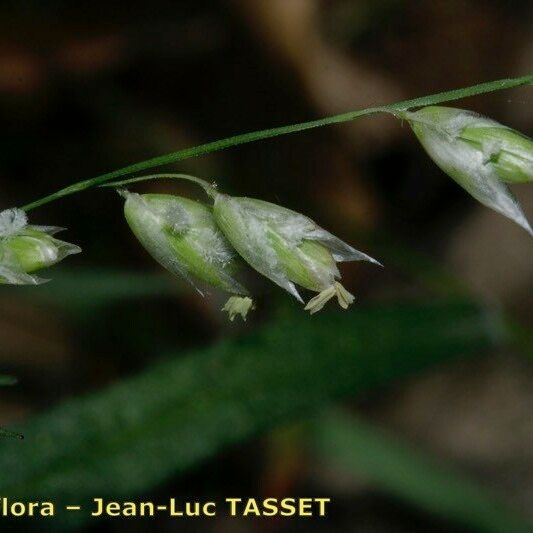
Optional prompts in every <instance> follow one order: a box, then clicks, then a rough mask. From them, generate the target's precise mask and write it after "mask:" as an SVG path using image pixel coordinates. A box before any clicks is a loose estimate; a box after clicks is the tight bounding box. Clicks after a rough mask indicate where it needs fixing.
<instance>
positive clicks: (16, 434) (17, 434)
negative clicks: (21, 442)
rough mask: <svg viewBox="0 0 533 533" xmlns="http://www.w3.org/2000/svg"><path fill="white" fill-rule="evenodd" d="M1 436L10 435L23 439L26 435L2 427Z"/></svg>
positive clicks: (10, 436)
mask: <svg viewBox="0 0 533 533" xmlns="http://www.w3.org/2000/svg"><path fill="white" fill-rule="evenodd" d="M0 437H8V438H11V439H23V438H24V436H23V435H21V434H20V433H15V432H14V431H10V430H9V429H6V428H3V427H0Z"/></svg>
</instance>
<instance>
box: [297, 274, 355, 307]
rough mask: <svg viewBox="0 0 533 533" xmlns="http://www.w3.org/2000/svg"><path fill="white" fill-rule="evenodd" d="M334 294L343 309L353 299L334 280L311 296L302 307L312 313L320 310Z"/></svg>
mask: <svg viewBox="0 0 533 533" xmlns="http://www.w3.org/2000/svg"><path fill="white" fill-rule="evenodd" d="M334 296H336V297H337V300H338V302H339V305H340V306H341V307H342V308H343V309H348V307H349V306H350V305H351V304H352V303H353V302H354V300H355V296H354V295H353V294H350V293H349V292H348V291H347V290H346V289H345V288H344V287H343V286H342V285H341V284H340V283H339V282H338V281H336V282H335V283H334V284H333V285H332V286H331V287H328V288H327V289H324V290H323V291H322V292H320V293H319V294H317V295H316V296H315V297H314V298H311V299H310V300H309V302H308V303H307V305H306V306H305V307H304V309H305V310H306V311H309V312H310V313H311V314H312V315H313V314H315V313H317V312H318V311H320V310H321V309H322V308H323V307H324V306H325V305H326V303H327V302H329V300H331V299H332V298H333V297H334Z"/></svg>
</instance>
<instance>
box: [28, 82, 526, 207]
mask: <svg viewBox="0 0 533 533" xmlns="http://www.w3.org/2000/svg"><path fill="white" fill-rule="evenodd" d="M531 84H533V74H529V75H527V76H522V77H519V78H509V79H503V80H496V81H490V82H487V83H480V84H479V85H473V86H471V87H465V88H463V89H455V90H452V91H445V92H442V93H438V94H432V95H430V96H422V97H419V98H414V99H412V100H405V101H403V102H397V103H394V104H389V105H383V106H376V107H369V108H367V109H360V110H357V111H350V112H348V113H342V114H340V115H334V116H330V117H325V118H321V119H318V120H311V121H309V122H301V123H299V124H290V125H288V126H281V127H278V128H270V129H266V130H260V131H253V132H250V133H243V134H241V135H235V136H234V137H228V138H226V139H220V140H218V141H213V142H208V143H205V144H201V145H199V146H194V147H192V148H185V149H184V150H178V151H177V152H172V153H170V154H166V155H162V156H158V157H154V158H152V159H147V160H146V161H141V162H140V163H135V164H133V165H129V166H127V167H124V168H121V169H119V170H115V171H113V172H108V173H106V174H102V175H101V176H97V177H96V178H92V179H88V180H84V181H80V182H78V183H75V184H73V185H70V186H68V187H65V188H64V189H61V190H59V191H57V192H55V193H52V194H50V195H48V196H45V197H44V198H41V199H39V200H36V201H35V202H31V203H29V204H27V205H25V206H24V207H23V208H22V209H24V210H25V211H30V210H31V209H35V208H36V207H39V206H41V205H44V204H46V203H48V202H52V201H53V200H56V199H58V198H61V197H63V196H67V195H69V194H73V193H76V192H79V191H83V190H85V189H88V188H90V187H94V186H96V185H101V184H102V183H105V182H107V181H111V180H112V179H115V178H119V177H121V176H126V175H129V174H134V173H135V172H141V171H144V170H148V169H151V168H154V167H160V166H163V165H168V164H170V163H176V162H177V161H182V160H184V159H189V158H191V157H198V156H200V155H204V154H209V153H211V152H218V151H220V150H225V149H226V148H230V147H232V146H237V145H239V144H245V143H250V142H255V141H260V140H262V139H269V138H272V137H278V136H280V135H287V134H289V133H297V132H299V131H305V130H309V129H313V128H320V127H323V126H329V125H331V124H339V123H341V122H349V121H351V120H355V119H357V118H360V117H363V116H365V115H371V114H374V113H380V112H385V113H396V112H400V111H406V110H408V109H412V108H415V107H421V106H428V105H435V104H440V103H443V102H450V101H453V100H459V99H461V98H467V97H470V96H476V95H479V94H484V93H489V92H494V91H501V90H504V89H511V88H513V87H519V86H521V85H531Z"/></svg>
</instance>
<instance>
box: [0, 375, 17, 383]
mask: <svg viewBox="0 0 533 533" xmlns="http://www.w3.org/2000/svg"><path fill="white" fill-rule="evenodd" d="M15 383H17V378H15V377H13V376H3V375H1V374H0V386H3V385H15Z"/></svg>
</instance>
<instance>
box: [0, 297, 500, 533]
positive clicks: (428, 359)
mask: <svg viewBox="0 0 533 533" xmlns="http://www.w3.org/2000/svg"><path fill="white" fill-rule="evenodd" d="M495 318H496V317H494V316H492V315H487V313H486V312H485V311H484V310H482V309H480V308H479V307H476V306H473V305H471V304H467V303H457V302H456V303H432V304H429V305H398V306H394V307H390V308H376V309H366V310H365V309H358V310H355V311H353V312H349V313H341V312H332V313H325V314H323V315H322V316H320V317H313V318H310V317H309V316H306V315H304V314H303V313H301V312H298V314H297V315H296V314H293V313H292V312H286V313H285V314H284V315H283V316H280V317H278V319H277V321H276V322H275V323H273V324H272V325H270V326H268V327H265V328H263V329H262V330H258V331H256V332H253V333H250V334H247V335H245V336H243V337H242V338H240V339H237V340H226V341H223V342H221V343H219V344H217V345H215V346H213V347H210V348H208V349H205V350H201V351H195V352H192V353H190V354H189V355H187V356H185V357H181V358H177V357H173V358H171V359H169V360H166V361H164V362H162V363H160V364H158V365H157V366H155V367H154V368H151V369H149V370H147V371H146V372H144V373H143V374H142V375H139V376H137V377H135V378H133V379H128V380H125V381H124V382H122V383H120V384H117V385H113V386H111V387H109V388H108V389H107V390H104V391H101V392H98V393H95V394H92V395H90V396H86V397H84V398H78V399H74V400H72V401H69V402H66V403H64V404H63V405H60V406H59V407H57V408H55V409H53V410H51V411H49V412H47V413H45V414H43V415H41V416H37V417H35V418H33V419H32V420H30V421H28V422H27V423H26V424H25V425H24V426H23V428H21V429H22V430H23V431H24V434H25V435H26V438H27V440H26V442H25V444H24V445H23V446H21V445H18V446H14V445H13V444H11V443H9V442H4V443H2V445H1V446H0V472H2V477H1V479H0V494H4V495H8V496H9V497H11V498H22V499H32V500H35V499H51V500H53V501H55V502H58V503H61V502H64V503H70V504H81V505H84V504H85V505H87V504H88V502H89V501H90V500H91V499H92V498H93V497H97V496H98V497H106V496H108V497H111V496H112V497H113V498H114V499H120V498H122V497H131V496H133V495H137V494H140V493H142V492H143V491H146V490H148V489H149V488H151V487H154V486H155V485H157V484H158V483H161V482H163V481H164V480H166V479H168V478H170V477H171V476H175V475H179V474H181V473H183V472H184V471H186V470H188V469H190V468H193V467H195V466H197V465H199V464H200V463H202V462H203V461H205V460H207V459H209V458H210V457H212V456H213V455H214V454H216V453H217V452H218V451H219V450H221V449H223V448H224V447H227V446H228V445H231V444H234V443H237V442H241V441H243V440H245V439H249V438H250V437H252V436H254V435H257V434H259V433H261V432H264V431H267V430H269V429H271V428H272V427H274V426H276V425H278V424H280V423H284V422H287V421H289V420H295V419H300V418H302V417H304V416H307V415H308V414H309V413H312V412H314V411H315V410H316V409H318V408H319V407H321V406H323V405H324V404H326V403H328V402H331V401H333V400H335V399H339V398H346V397H353V396H355V395H357V394H359V393H361V392H363V391H366V390H368V389H372V388H375V387H380V386H385V385H387V384H388V383H390V382H391V381H393V380H397V379H400V378H402V377H404V376H411V375H413V374H414V373H417V372H421V371H423V370H425V369H428V368H430V367H432V366H434V365H435V364H436V363H439V362H443V361H446V360H449V359H451V358H455V357H460V356H467V355H472V354H475V353H477V352H479V351H481V350H483V349H486V348H487V347H490V346H492V345H494V344H495V341H496V339H495V335H494V332H495V331H496V332H498V331H499V330H500V325H499V324H498V321H497V318H496V319H495ZM170 355H172V354H170ZM87 518H88V516H87V513H86V512H84V513H70V514H65V513H63V514H61V513H60V515H59V517H58V518H57V520H56V521H55V524H56V525H57V527H59V525H62V526H65V525H69V524H70V525H72V524H75V523H81V522H83V521H86V520H87Z"/></svg>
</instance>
